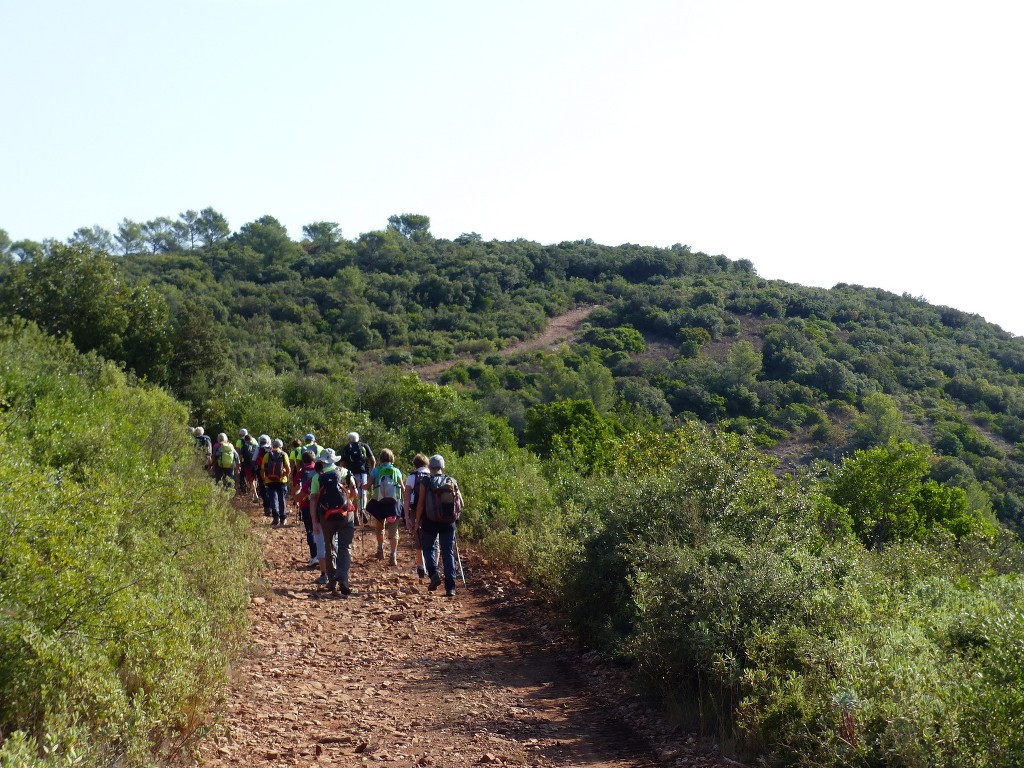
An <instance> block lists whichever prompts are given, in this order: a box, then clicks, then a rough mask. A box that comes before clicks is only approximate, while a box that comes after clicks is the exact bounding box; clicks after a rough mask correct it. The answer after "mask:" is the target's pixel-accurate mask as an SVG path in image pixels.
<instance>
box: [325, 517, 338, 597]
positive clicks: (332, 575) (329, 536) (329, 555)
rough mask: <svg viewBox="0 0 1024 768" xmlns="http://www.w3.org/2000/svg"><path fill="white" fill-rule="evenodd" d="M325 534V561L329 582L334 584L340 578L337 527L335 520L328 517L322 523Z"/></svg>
mask: <svg viewBox="0 0 1024 768" xmlns="http://www.w3.org/2000/svg"><path fill="white" fill-rule="evenodd" d="M322 526H323V534H324V563H325V564H326V566H327V567H326V573H327V583H328V584H330V585H332V586H333V584H334V582H336V581H337V580H338V576H337V574H338V571H337V564H336V563H337V560H336V557H337V556H336V554H335V551H334V534H335V528H336V527H337V526H336V525H335V523H334V521H333V520H332V519H331V518H330V517H328V518H327V519H325V520H324V521H323V523H322Z"/></svg>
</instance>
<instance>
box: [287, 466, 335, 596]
mask: <svg viewBox="0 0 1024 768" xmlns="http://www.w3.org/2000/svg"><path fill="white" fill-rule="evenodd" d="M294 476H295V478H296V489H295V503H296V504H298V505H299V516H300V517H301V518H302V527H303V528H305V529H306V546H307V547H309V562H308V563H307V565H308V566H309V567H310V568H313V567H315V566H317V565H319V566H320V568H321V572H322V573H326V571H325V570H324V555H323V549H324V535H323V531H321V530H320V525H319V524H318V523H314V520H313V514H312V512H311V511H310V508H309V490H310V487H311V486H312V484H313V478H314V477H316V454H315V453H313V452H312V451H303V452H302V455H301V456H300V457H299V464H298V467H297V468H296V471H295V474H294ZM317 534H319V537H318V536H317ZM326 582H327V579H326V578H325V579H324V583H326Z"/></svg>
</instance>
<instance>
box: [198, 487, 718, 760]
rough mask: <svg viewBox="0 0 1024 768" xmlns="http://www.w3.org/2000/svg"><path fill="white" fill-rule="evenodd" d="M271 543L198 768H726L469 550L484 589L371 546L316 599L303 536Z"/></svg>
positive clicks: (294, 532)
mask: <svg viewBox="0 0 1024 768" xmlns="http://www.w3.org/2000/svg"><path fill="white" fill-rule="evenodd" d="M243 506H244V507H245V510H244V511H245V512H247V513H248V514H249V515H250V517H251V519H252V523H253V525H254V526H256V528H257V529H258V530H257V535H260V536H262V537H263V538H264V547H265V557H266V575H265V578H266V591H265V593H264V594H262V595H259V596H257V597H254V598H253V600H252V606H251V618H252V629H251V638H250V639H251V646H250V649H249V652H248V653H247V654H246V655H245V656H244V657H243V658H242V659H241V660H239V662H238V663H237V665H236V666H235V668H234V670H233V675H232V684H231V686H230V688H229V690H227V691H226V694H225V698H224V701H223V704H222V707H221V709H220V713H219V719H218V723H217V725H216V727H215V728H214V732H213V734H212V735H211V736H210V737H209V738H208V739H207V740H206V741H205V742H204V743H203V744H202V745H201V747H200V758H199V761H198V763H197V764H198V765H203V766H243V765H244V766H250V767H252V768H263V767H264V766H287V765H303V766H307V765H337V766H350V765H380V766H441V767H447V766H452V767H454V766H470V765H495V766H498V765H506V766H553V767H557V766H592V767H594V768H606V767H607V768H613V767H614V768H625V767H626V766H632V767H634V768H637V767H640V766H644V767H646V766H717V765H723V764H725V763H726V762H727V761H723V760H722V759H721V758H720V757H718V756H717V754H716V753H715V750H714V748H713V746H711V745H709V744H708V743H706V742H703V741H701V740H700V739H698V738H696V737H695V736H692V735H688V734H680V733H678V732H676V731H674V730H673V729H672V728H671V727H670V726H669V725H668V724H667V723H665V722H664V721H663V720H662V719H661V718H660V716H659V715H658V714H657V713H655V712H654V711H652V710H650V709H648V708H647V706H646V705H645V704H644V702H643V701H642V700H641V699H640V698H639V696H638V695H637V694H636V693H634V692H632V691H630V690H629V689H628V687H627V686H626V685H625V683H624V681H623V679H622V677H621V675H620V674H619V673H618V672H617V671H616V670H613V669H611V668H608V667H605V666H603V665H602V664H601V663H600V662H599V660H598V659H597V658H596V657H595V655H594V654H584V655H581V654H580V652H579V650H578V649H577V648H576V647H575V646H574V645H573V644H572V643H571V642H570V641H569V640H568V639H567V638H566V637H565V636H564V635H563V634H562V633H561V632H560V631H559V630H558V629H557V628H556V627H555V626H553V624H552V623H551V620H552V616H551V615H550V614H549V613H548V612H547V611H546V609H544V608H543V607H542V606H538V605H536V604H534V602H533V599H532V595H531V593H530V591H529V590H528V589H527V588H526V587H525V586H524V585H522V584H521V583H519V582H518V581H517V580H516V579H515V577H514V576H513V575H512V573H511V572H508V571H502V570H501V569H499V568H497V567H496V566H494V565H492V564H489V563H487V562H486V561H485V560H483V559H482V558H480V557H479V556H478V555H476V554H474V553H473V552H472V551H469V548H468V547H466V546H465V544H463V545H462V547H461V550H462V558H463V562H464V566H465V570H466V574H467V579H468V582H469V585H468V587H466V586H463V585H462V584H461V583H460V584H459V590H458V594H457V595H456V596H455V597H454V598H446V597H444V596H443V591H439V592H433V593H432V592H428V591H427V589H426V584H425V580H422V579H420V578H418V577H417V575H416V570H415V566H416V562H417V558H416V555H415V554H414V550H413V549H412V547H411V544H410V540H409V537H408V536H405V537H404V541H403V542H402V543H401V546H400V559H399V565H398V567H393V566H387V565H384V564H383V563H382V562H380V561H377V560H376V559H375V551H376V544H375V541H374V539H373V534H372V533H371V532H370V531H369V529H366V532H365V534H364V533H363V532H362V529H360V530H359V531H357V533H356V542H355V545H354V555H355V556H354V561H353V567H352V579H351V581H352V587H353V589H354V593H353V594H352V595H351V596H348V597H342V596H332V595H330V594H329V593H327V592H326V591H323V590H322V589H320V588H318V587H316V586H315V585H314V584H313V580H314V578H315V577H316V575H317V573H316V571H313V570H309V569H307V568H306V567H305V564H306V561H307V559H308V550H306V545H305V536H304V534H303V531H302V526H301V524H296V523H294V522H289V525H288V527H286V528H283V529H271V528H269V526H268V523H267V522H266V518H264V517H263V516H262V514H261V512H260V511H259V510H257V509H256V508H255V507H252V506H250V505H248V504H245V505H243Z"/></svg>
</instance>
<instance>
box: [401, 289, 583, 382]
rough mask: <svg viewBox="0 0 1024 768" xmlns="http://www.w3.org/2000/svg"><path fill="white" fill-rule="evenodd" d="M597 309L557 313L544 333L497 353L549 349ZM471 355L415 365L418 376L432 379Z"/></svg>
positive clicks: (567, 337) (571, 333) (509, 354)
mask: <svg viewBox="0 0 1024 768" xmlns="http://www.w3.org/2000/svg"><path fill="white" fill-rule="evenodd" d="M595 309H597V306H596V305H592V306H586V307H577V308H576V309H570V310H569V311H568V312H565V313H564V314H561V315H557V316H555V317H552V318H551V319H550V320H548V324H547V327H546V328H545V329H544V333H542V334H541V335H540V336H537V337H536V338H533V339H526V340H525V341H517V342H516V343H515V344H510V345H509V346H507V347H505V348H504V349H503V350H501V351H500V352H499V353H498V354H499V355H501V356H502V357H511V356H512V355H514V354H516V353H517V352H531V351H533V350H536V349H547V350H551V349H554V348H556V347H557V346H558V345H559V344H561V343H562V342H563V341H566V340H567V339H569V338H571V337H572V336H573V335H574V334H575V333H576V331H578V330H579V328H580V326H581V325H582V324H583V321H584V320H586V319H587V317H589V316H590V313H591V312H593V311H594V310H595ZM472 359H473V356H472V355H467V356H463V357H458V358H455V359H453V360H442V361H441V362H439V363H430V364H428V365H420V366H417V367H416V372H417V373H419V375H420V377H421V378H423V379H425V380H427V381H432V380H433V379H436V378H437V377H438V376H440V375H441V374H442V373H444V372H445V371H447V370H448V369H449V368H451V367H452V366H453V365H455V364H456V363H458V362H460V361H466V360H472Z"/></svg>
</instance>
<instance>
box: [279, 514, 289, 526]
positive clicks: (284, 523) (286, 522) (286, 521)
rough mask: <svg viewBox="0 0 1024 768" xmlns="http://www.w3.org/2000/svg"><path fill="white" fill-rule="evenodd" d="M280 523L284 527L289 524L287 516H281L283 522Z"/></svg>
mask: <svg viewBox="0 0 1024 768" xmlns="http://www.w3.org/2000/svg"><path fill="white" fill-rule="evenodd" d="M278 525H279V526H281V527H282V528H284V527H285V526H286V525H288V519H287V518H285V517H282V518H281V522H279V523H278Z"/></svg>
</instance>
